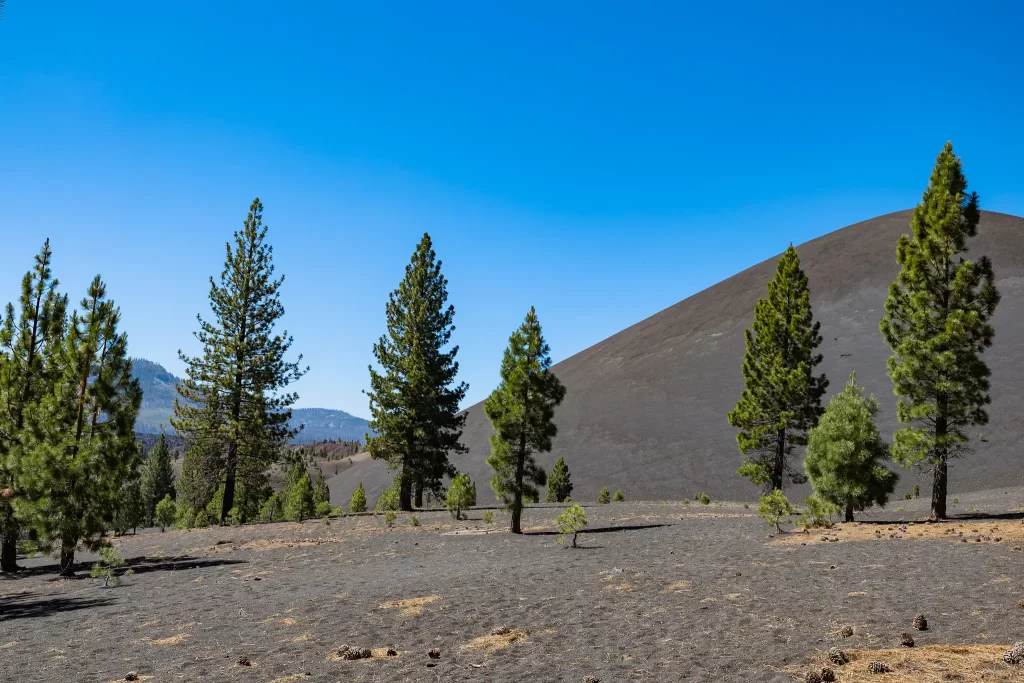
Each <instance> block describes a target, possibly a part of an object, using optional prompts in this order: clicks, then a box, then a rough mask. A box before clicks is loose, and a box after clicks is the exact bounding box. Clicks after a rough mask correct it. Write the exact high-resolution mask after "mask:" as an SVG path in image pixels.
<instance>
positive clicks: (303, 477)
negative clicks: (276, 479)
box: [284, 462, 314, 522]
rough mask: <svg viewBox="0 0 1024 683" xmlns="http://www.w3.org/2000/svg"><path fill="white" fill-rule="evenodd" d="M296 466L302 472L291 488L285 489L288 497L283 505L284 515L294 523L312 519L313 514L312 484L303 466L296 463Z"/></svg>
mask: <svg viewBox="0 0 1024 683" xmlns="http://www.w3.org/2000/svg"><path fill="white" fill-rule="evenodd" d="M296 464H297V465H298V466H299V467H300V468H301V470H302V471H301V474H299V475H298V477H297V478H296V480H295V482H294V483H293V484H292V485H291V487H290V488H288V489H287V492H288V497H287V499H286V500H285V504H284V514H285V517H287V518H288V519H290V520H292V521H294V522H301V521H302V520H304V519H308V518H310V517H312V516H313V513H314V507H313V482H312V480H311V479H310V478H309V472H307V471H306V467H305V465H303V464H302V463H301V462H296Z"/></svg>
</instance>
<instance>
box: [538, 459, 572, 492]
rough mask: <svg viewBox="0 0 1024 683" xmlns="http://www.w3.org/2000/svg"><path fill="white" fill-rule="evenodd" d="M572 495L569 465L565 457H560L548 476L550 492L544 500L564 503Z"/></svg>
mask: <svg viewBox="0 0 1024 683" xmlns="http://www.w3.org/2000/svg"><path fill="white" fill-rule="evenodd" d="M571 495H572V482H571V481H569V466H568V465H566V464H565V458H559V459H558V461H557V462H555V466H554V468H553V469H552V470H551V474H550V475H549V476H548V493H547V496H546V497H545V498H544V502H545V503H563V502H565V499H566V498H568V497H569V496H571Z"/></svg>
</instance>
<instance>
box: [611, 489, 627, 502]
mask: <svg viewBox="0 0 1024 683" xmlns="http://www.w3.org/2000/svg"><path fill="white" fill-rule="evenodd" d="M612 500H614V501H615V502H616V503H621V502H623V501H624V500H626V497H625V496H624V495H622V491H616V492H615V495H614V496H613V497H612Z"/></svg>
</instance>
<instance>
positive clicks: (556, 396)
mask: <svg viewBox="0 0 1024 683" xmlns="http://www.w3.org/2000/svg"><path fill="white" fill-rule="evenodd" d="M564 398H565V386H564V385H563V384H562V383H561V382H560V381H559V379H558V378H557V377H555V375H554V374H553V373H552V372H551V349H550V347H549V346H548V345H547V342H545V341H544V337H543V335H542V334H541V327H540V321H539V320H538V319H537V312H536V311H535V310H534V309H533V308H532V307H531V308H530V312H529V313H527V314H526V319H525V320H524V321H523V324H522V325H520V326H519V329H517V330H516V331H515V332H514V333H513V334H512V336H511V337H510V338H509V342H508V348H507V349H505V355H504V357H503V358H502V361H501V383H500V384H499V385H498V388H497V389H495V390H494V391H493V392H492V393H491V395H490V396H489V397H488V398H487V400H486V401H484V412H485V413H486V414H487V417H488V419H490V421H491V425H492V426H493V427H494V433H493V434H492V435H491V455H490V456H489V457H488V458H487V464H488V465H490V466H491V468H492V469H493V470H494V477H493V478H492V479H491V488H492V489H494V493H495V494H496V495H497V497H498V500H499V501H501V503H502V504H503V505H504V506H505V508H506V509H508V510H510V511H511V513H512V520H511V528H512V533H515V534H518V533H522V531H521V528H520V527H521V519H522V514H523V501H524V500H525V499H532V500H538V499H539V494H538V492H537V486H538V485H539V486H543V485H544V484H545V483H546V481H547V476H546V473H545V472H544V470H543V469H542V468H541V467H540V466H539V465H538V464H537V461H536V460H535V459H534V453H545V452H548V451H550V450H551V441H552V440H553V439H554V438H555V434H556V433H557V432H558V428H557V427H556V426H555V422H554V417H555V407H556V406H557V405H558V404H560V403H561V402H562V399H564Z"/></svg>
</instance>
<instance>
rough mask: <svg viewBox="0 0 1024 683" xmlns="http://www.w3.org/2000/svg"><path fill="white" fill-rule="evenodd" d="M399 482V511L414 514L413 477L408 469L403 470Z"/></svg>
mask: <svg viewBox="0 0 1024 683" xmlns="http://www.w3.org/2000/svg"><path fill="white" fill-rule="evenodd" d="M399 482H400V483H399V486H398V509H399V510H401V511H402V512H412V475H411V474H410V473H409V470H408V469H407V468H406V467H403V468H402V475H401V478H400V479H399Z"/></svg>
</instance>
